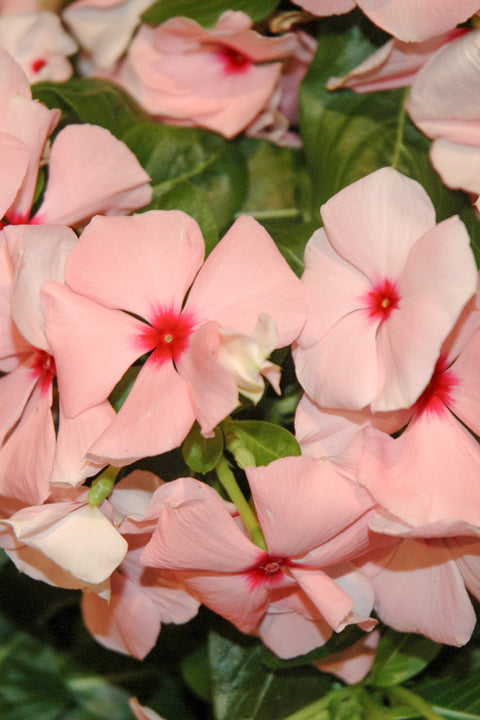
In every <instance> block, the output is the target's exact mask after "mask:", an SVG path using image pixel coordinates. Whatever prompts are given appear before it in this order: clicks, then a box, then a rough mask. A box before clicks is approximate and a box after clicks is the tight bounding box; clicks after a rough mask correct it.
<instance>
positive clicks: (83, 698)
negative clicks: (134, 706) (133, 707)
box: [66, 676, 132, 720]
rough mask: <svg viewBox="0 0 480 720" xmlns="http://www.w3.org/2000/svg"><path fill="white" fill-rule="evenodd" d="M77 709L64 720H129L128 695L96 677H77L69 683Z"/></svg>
mask: <svg viewBox="0 0 480 720" xmlns="http://www.w3.org/2000/svg"><path fill="white" fill-rule="evenodd" d="M69 686H70V690H71V691H72V694H73V696H74V698H75V702H76V704H77V707H76V708H75V709H74V710H73V711H71V713H69V714H68V715H67V716H66V720H106V718H115V720H131V717H132V715H131V712H130V710H129V707H128V699H129V697H130V696H129V694H128V693H127V692H126V691H125V690H122V689H121V688H119V687H116V686H115V685H111V684H110V683H108V681H107V680H105V679H103V678H101V677H98V676H91V677H78V678H73V679H72V680H70V682H69Z"/></svg>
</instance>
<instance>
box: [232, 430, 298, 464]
mask: <svg viewBox="0 0 480 720" xmlns="http://www.w3.org/2000/svg"><path fill="white" fill-rule="evenodd" d="M222 428H223V430H224V433H225V443H226V446H227V447H228V449H229V450H230V452H231V453H233V455H234V457H235V460H236V461H237V463H238V464H239V465H240V467H242V468H244V467H246V466H247V465H252V464H253V465H256V466H258V465H268V464H269V463H271V462H273V460H278V459H279V458H283V457H290V456H291V455H300V454H301V450H300V445H299V444H298V441H297V439H296V438H295V436H294V435H292V433H291V432H289V431H288V430H287V429H286V428H283V427H280V426H279V425H273V424H272V423H268V422H264V421H263V420H227V421H224V422H223V423H222Z"/></svg>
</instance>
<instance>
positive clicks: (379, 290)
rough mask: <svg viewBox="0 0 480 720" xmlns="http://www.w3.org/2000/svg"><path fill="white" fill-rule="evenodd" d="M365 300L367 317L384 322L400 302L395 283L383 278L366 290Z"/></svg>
mask: <svg viewBox="0 0 480 720" xmlns="http://www.w3.org/2000/svg"><path fill="white" fill-rule="evenodd" d="M365 301H366V305H367V309H368V315H369V317H371V318H372V319H373V320H379V321H380V322H385V320H388V318H389V317H390V315H391V314H392V312H393V310H396V309H397V308H398V306H399V304H400V295H399V293H398V290H397V285H396V283H394V282H392V281H391V280H388V279H386V280H384V281H383V282H381V283H379V284H378V285H376V286H375V287H374V288H373V289H372V290H369V291H368V293H367V295H366V298H365Z"/></svg>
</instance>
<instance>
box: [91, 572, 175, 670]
mask: <svg viewBox="0 0 480 720" xmlns="http://www.w3.org/2000/svg"><path fill="white" fill-rule="evenodd" d="M82 614H83V620H84V622H85V625H86V626H87V629H88V630H89V631H90V632H91V634H92V635H93V636H94V638H95V639H96V640H97V641H98V642H99V643H101V644H102V645H103V646H104V647H106V648H108V649H109V650H115V651H116V652H121V653H125V654H126V655H132V656H133V657H135V658H137V659H139V660H143V659H144V657H145V656H146V655H147V654H148V653H149V652H150V650H152V648H153V647H154V646H155V643H156V642H157V638H158V635H159V633H160V628H161V621H160V616H159V613H158V609H157V608H156V607H155V605H154V604H153V603H152V602H151V600H150V599H149V598H148V597H147V596H146V595H145V593H143V592H142V591H141V588H139V587H138V586H137V585H135V584H134V583H133V582H132V581H131V580H129V579H128V578H127V577H124V576H123V575H121V574H120V573H118V572H116V573H114V574H113V575H112V579H111V597H110V599H109V601H108V602H107V601H106V600H104V599H103V598H100V597H98V595H95V594H94V593H86V594H84V596H83V599H82Z"/></svg>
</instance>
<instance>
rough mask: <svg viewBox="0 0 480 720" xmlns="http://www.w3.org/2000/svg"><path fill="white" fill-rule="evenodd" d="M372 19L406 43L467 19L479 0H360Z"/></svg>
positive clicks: (424, 37)
mask: <svg viewBox="0 0 480 720" xmlns="http://www.w3.org/2000/svg"><path fill="white" fill-rule="evenodd" d="M356 1H357V4H358V6H359V7H360V8H361V9H362V10H363V12H364V13H365V14H366V15H368V17H369V18H370V20H372V22H374V23H375V25H378V26H379V27H381V28H382V29H383V30H385V31H386V32H388V33H390V34H391V35H395V37H398V38H400V40H405V42H420V41H422V40H427V39H428V38H430V37H433V36H434V35H440V34H441V33H443V32H445V31H447V30H450V29H451V28H453V27H455V25H458V24H459V23H462V22H465V20H468V18H469V17H471V16H472V15H473V14H474V13H475V12H476V11H477V10H478V0H462V1H461V2H458V0H435V2H432V1H431V0H356Z"/></svg>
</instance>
